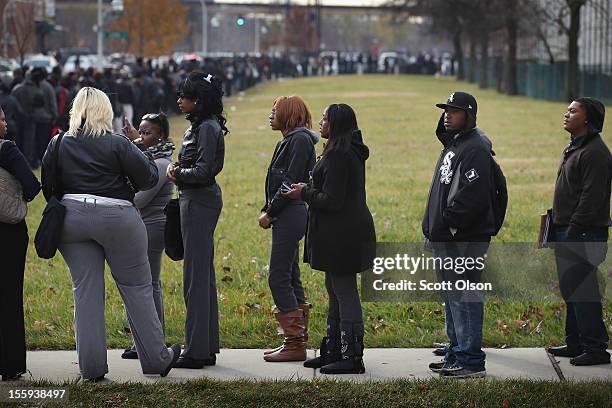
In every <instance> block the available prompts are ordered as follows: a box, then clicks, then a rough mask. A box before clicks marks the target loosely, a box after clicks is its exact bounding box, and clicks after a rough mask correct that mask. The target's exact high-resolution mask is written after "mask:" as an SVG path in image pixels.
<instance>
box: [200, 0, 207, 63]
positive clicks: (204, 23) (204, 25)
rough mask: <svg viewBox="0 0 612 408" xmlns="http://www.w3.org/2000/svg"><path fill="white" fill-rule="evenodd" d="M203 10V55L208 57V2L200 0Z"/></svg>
mask: <svg viewBox="0 0 612 408" xmlns="http://www.w3.org/2000/svg"><path fill="white" fill-rule="evenodd" d="M200 6H201V9H202V53H204V55H206V53H207V52H208V8H207V6H206V0H200Z"/></svg>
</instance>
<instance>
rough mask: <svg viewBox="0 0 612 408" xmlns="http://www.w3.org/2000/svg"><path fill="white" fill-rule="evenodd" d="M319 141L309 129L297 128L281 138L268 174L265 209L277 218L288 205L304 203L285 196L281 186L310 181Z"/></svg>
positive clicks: (263, 209)
mask: <svg viewBox="0 0 612 408" xmlns="http://www.w3.org/2000/svg"><path fill="white" fill-rule="evenodd" d="M318 140H319V139H318V136H317V135H316V134H315V133H313V132H312V131H310V130H309V129H306V128H297V129H294V130H292V131H291V132H289V133H287V134H286V135H285V136H284V137H283V139H282V140H279V142H278V143H277V144H276V148H275V149H274V154H273V155H272V160H271V161H270V166H269V167H268V173H267V174H266V185H265V190H266V204H265V205H264V206H263V208H262V209H261V211H262V212H266V213H267V214H268V215H269V216H270V217H272V218H274V217H276V216H278V214H279V213H280V212H281V211H282V210H283V208H285V206H286V205H288V204H299V203H302V200H291V199H290V198H287V197H285V196H283V195H282V194H281V192H280V188H281V185H282V183H283V181H285V182H287V183H288V184H289V185H291V184H297V183H306V182H308V180H309V178H310V171H311V170H312V168H313V167H314V164H315V160H316V156H315V148H314V145H315V143H317V141H318Z"/></svg>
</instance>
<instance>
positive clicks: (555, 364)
mask: <svg viewBox="0 0 612 408" xmlns="http://www.w3.org/2000/svg"><path fill="white" fill-rule="evenodd" d="M544 352H545V353H546V355H547V356H548V359H549V360H550V363H551V364H552V366H553V369H554V370H555V372H556V373H557V376H558V377H559V380H561V381H565V376H564V375H563V371H561V367H560V366H559V362H558V361H557V360H556V359H555V356H553V355H552V354H550V353H549V352H548V350H544Z"/></svg>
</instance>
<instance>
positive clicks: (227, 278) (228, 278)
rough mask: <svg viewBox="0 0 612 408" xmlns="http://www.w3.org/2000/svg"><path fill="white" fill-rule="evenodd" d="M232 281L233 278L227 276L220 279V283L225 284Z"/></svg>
mask: <svg viewBox="0 0 612 408" xmlns="http://www.w3.org/2000/svg"><path fill="white" fill-rule="evenodd" d="M233 280H234V278H232V277H231V276H229V275H225V276H224V277H223V278H221V282H225V283H230V282H232V281H233Z"/></svg>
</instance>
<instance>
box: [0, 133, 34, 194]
mask: <svg viewBox="0 0 612 408" xmlns="http://www.w3.org/2000/svg"><path fill="white" fill-rule="evenodd" d="M0 167H2V168H3V169H5V170H6V171H8V172H9V173H11V174H12V175H13V176H14V177H15V178H16V179H17V180H18V181H19V183H21V188H22V190H23V198H24V200H26V201H32V200H33V199H34V197H36V195H37V194H38V193H39V192H40V183H39V182H38V179H37V178H36V176H35V175H34V173H32V170H31V169H30V166H29V165H28V161H27V160H26V158H25V157H24V156H23V154H21V151H19V148H18V147H17V145H16V144H15V142H13V141H11V140H2V139H0Z"/></svg>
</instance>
